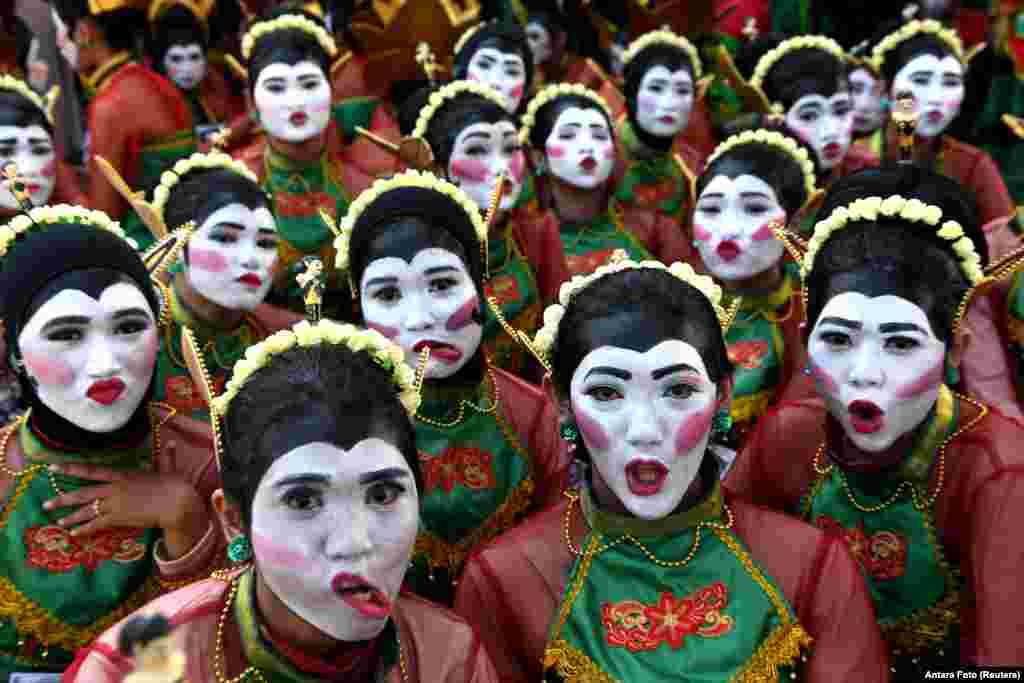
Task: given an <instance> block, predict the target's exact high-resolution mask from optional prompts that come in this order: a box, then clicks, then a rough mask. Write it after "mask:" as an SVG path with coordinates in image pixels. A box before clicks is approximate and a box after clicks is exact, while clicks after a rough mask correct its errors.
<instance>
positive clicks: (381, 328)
mask: <svg viewBox="0 0 1024 683" xmlns="http://www.w3.org/2000/svg"><path fill="white" fill-rule="evenodd" d="M366 327H367V329H370V330H376V331H377V332H380V333H381V334H382V335H384V336H385V337H387V338H388V339H394V338H395V337H397V336H398V328H397V327H388V326H387V325H378V324H377V323H371V322H369V321H367V323H366Z"/></svg>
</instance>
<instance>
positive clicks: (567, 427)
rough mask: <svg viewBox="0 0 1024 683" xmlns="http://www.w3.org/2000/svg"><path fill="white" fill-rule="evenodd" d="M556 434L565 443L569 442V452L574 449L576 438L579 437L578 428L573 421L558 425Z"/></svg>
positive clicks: (576, 442)
mask: <svg viewBox="0 0 1024 683" xmlns="http://www.w3.org/2000/svg"><path fill="white" fill-rule="evenodd" d="M558 435H559V436H561V437H562V441H565V442H566V443H567V444H569V452H570V453H572V452H573V451H575V450H576V446H577V444H578V439H579V438H580V430H579V429H578V428H577V427H576V423H575V422H572V421H566V422H563V423H562V424H561V425H560V426H559V427H558Z"/></svg>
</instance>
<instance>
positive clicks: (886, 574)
mask: <svg viewBox="0 0 1024 683" xmlns="http://www.w3.org/2000/svg"><path fill="white" fill-rule="evenodd" d="M816 522H817V525H818V528H819V529H822V530H824V531H827V532H829V533H832V534H836V535H838V536H840V537H841V538H842V539H843V540H844V541H845V542H846V546H847V547H848V548H849V549H850V554H851V555H853V557H854V558H855V559H856V560H857V561H858V562H859V563H860V565H861V566H862V567H864V571H865V572H867V574H868V575H869V576H870V577H871V578H873V579H875V580H876V581H891V580H892V579H898V578H900V577H901V576H903V574H904V573H906V571H907V541H906V539H905V538H903V537H902V536H900V535H899V534H897V533H896V532H894V531H885V530H883V531H879V532H877V533H875V534H872V535H871V536H868V535H867V533H866V532H865V531H864V521H863V520H861V521H859V522H857V526H856V527H855V528H853V529H846V528H844V527H843V526H842V525H841V524H840V523H839V522H838V521H836V520H835V519H832V518H831V517H829V516H828V515H818V519H817V520H816Z"/></svg>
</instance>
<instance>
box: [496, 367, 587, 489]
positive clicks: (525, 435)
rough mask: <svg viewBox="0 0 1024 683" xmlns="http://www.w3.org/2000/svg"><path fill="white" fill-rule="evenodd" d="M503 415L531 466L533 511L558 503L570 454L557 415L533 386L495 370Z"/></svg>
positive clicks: (566, 477)
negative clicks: (510, 423)
mask: <svg viewBox="0 0 1024 683" xmlns="http://www.w3.org/2000/svg"><path fill="white" fill-rule="evenodd" d="M494 375H495V377H496V378H497V381H498V386H499V391H500V393H501V397H502V404H503V408H504V412H505V414H506V415H507V416H508V418H509V420H510V421H511V422H512V424H513V427H514V428H515V430H516V433H517V434H518V436H519V438H520V439H522V443H521V445H522V447H523V448H524V449H525V450H526V451H527V453H528V454H529V456H530V458H532V461H533V463H534V484H535V485H536V489H535V490H534V494H533V500H534V508H541V507H546V506H547V505H549V504H551V503H554V502H556V501H558V500H560V499H561V497H562V491H563V490H564V488H565V486H566V485H567V484H568V477H569V454H568V450H567V449H566V447H565V443H564V442H563V441H562V439H561V438H560V437H559V435H558V411H557V409H556V407H555V406H554V405H552V403H551V402H550V401H549V400H548V399H547V398H546V397H545V396H544V395H543V394H542V393H541V392H540V390H539V389H538V388H537V387H535V386H533V385H532V384H527V383H526V382H524V381H523V380H521V379H519V378H518V377H515V376H513V375H511V374H509V373H507V372H505V371H504V370H498V369H495V370H494Z"/></svg>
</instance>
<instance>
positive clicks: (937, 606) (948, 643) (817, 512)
mask: <svg viewBox="0 0 1024 683" xmlns="http://www.w3.org/2000/svg"><path fill="white" fill-rule="evenodd" d="M958 421H959V409H958V403H957V401H956V399H955V398H954V396H953V394H952V392H951V391H950V390H949V389H948V388H947V387H946V386H945V385H943V386H942V387H941V388H940V390H939V398H938V400H937V401H936V403H935V407H934V408H933V409H932V413H931V415H930V416H929V417H928V418H927V419H926V420H925V422H924V423H923V424H922V426H921V427H920V428H919V430H918V432H917V434H916V437H915V440H914V445H913V447H912V449H911V451H910V454H909V456H908V457H907V459H906V460H904V461H903V463H902V464H901V465H900V466H899V467H898V468H897V469H896V470H895V471H893V472H891V473H890V474H888V475H886V476H880V475H879V474H878V473H864V474H861V473H857V472H845V471H843V469H842V468H840V467H838V466H836V465H834V464H826V463H825V462H824V461H823V459H821V458H818V459H816V460H815V462H814V470H815V472H816V473H817V479H816V480H815V481H814V482H813V483H812V485H811V489H810V491H809V493H808V495H807V496H805V499H804V501H803V516H804V518H805V519H806V520H807V521H808V522H811V523H812V524H815V525H816V526H818V527H819V528H822V529H825V530H826V531H829V532H832V533H836V534H839V535H840V536H842V537H843V538H844V540H845V541H846V543H847V545H848V547H849V548H850V552H851V554H852V555H853V556H854V557H855V558H856V559H857V560H858V562H859V563H860V565H861V569H862V571H863V573H864V577H865V579H866V580H867V582H868V587H869V588H870V591H871V598H872V601H873V602H874V605H875V613H876V614H877V616H878V622H879V626H880V627H881V629H882V634H883V636H884V637H885V639H886V641H887V642H888V643H889V647H890V660H891V663H892V664H893V665H894V666H896V667H897V668H898V669H899V668H900V667H904V666H909V665H911V664H912V662H911V661H909V660H912V659H914V658H921V657H928V658H929V659H931V658H937V659H938V660H939V661H941V660H942V659H943V658H945V657H948V658H950V659H949V660H948V661H950V662H952V663H953V665H955V663H956V662H957V661H958V658H959V639H960V638H959V632H958V628H957V627H958V624H959V621H960V589H961V579H960V573H959V571H958V569H957V567H955V566H953V565H952V564H951V562H950V560H949V558H947V557H946V555H945V552H944V550H943V547H942V544H941V542H940V541H939V538H938V535H937V533H936V528H935V518H934V502H935V497H936V494H935V493H931V492H929V491H928V482H929V477H930V475H931V470H932V468H933V466H935V463H936V460H937V455H938V454H939V453H941V449H942V448H943V447H944V446H943V444H944V442H945V441H946V440H947V439H948V438H949V437H950V436H951V435H952V434H953V433H954V432H955V431H956V430H957V424H958Z"/></svg>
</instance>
